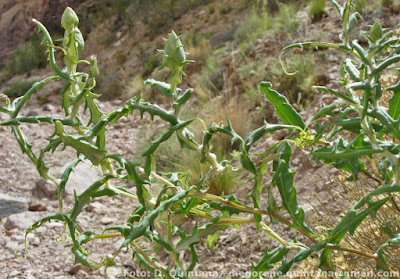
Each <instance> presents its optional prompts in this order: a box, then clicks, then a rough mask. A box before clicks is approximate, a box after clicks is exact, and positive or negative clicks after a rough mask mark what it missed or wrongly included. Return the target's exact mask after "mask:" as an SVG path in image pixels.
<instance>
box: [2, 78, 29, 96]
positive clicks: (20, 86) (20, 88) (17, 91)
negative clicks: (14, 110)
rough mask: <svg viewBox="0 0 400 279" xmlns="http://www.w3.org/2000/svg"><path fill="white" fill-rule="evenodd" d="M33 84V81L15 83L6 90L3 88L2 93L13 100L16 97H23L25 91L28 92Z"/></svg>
mask: <svg viewBox="0 0 400 279" xmlns="http://www.w3.org/2000/svg"><path fill="white" fill-rule="evenodd" d="M34 83H35V82H34V81H28V80H23V81H16V82H13V83H12V84H11V85H10V86H8V87H7V88H5V89H4V90H3V93H4V94H6V95H7V96H8V97H9V98H10V99H15V98H17V97H20V96H23V95H24V94H25V93H26V91H28V90H29V89H30V88H31V87H32V85H33V84H34Z"/></svg>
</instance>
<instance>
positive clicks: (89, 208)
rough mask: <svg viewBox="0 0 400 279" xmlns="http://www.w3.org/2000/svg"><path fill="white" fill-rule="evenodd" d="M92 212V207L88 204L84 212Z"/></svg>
mask: <svg viewBox="0 0 400 279" xmlns="http://www.w3.org/2000/svg"><path fill="white" fill-rule="evenodd" d="M93 210H94V206H93V205H91V204H89V205H88V206H87V207H86V211H87V212H93Z"/></svg>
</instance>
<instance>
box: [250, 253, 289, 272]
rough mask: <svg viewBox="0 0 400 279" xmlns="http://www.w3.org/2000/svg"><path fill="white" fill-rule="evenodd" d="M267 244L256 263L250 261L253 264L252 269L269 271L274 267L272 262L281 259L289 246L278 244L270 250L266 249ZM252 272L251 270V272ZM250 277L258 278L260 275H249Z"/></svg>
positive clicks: (274, 262)
mask: <svg viewBox="0 0 400 279" xmlns="http://www.w3.org/2000/svg"><path fill="white" fill-rule="evenodd" d="M268 248H269V247H268V246H267V247H266V248H265V252H264V255H263V256H262V257H261V259H260V260H259V261H258V263H257V264H256V265H254V263H253V262H252V263H251V265H252V266H253V271H257V272H258V273H259V271H269V270H271V269H272V268H273V267H274V264H276V263H278V262H280V261H282V259H284V257H285V256H286V254H287V253H289V251H290V248H289V247H287V246H285V247H283V246H279V247H277V248H275V249H274V250H272V251H271V252H269V251H268ZM257 272H255V273H254V274H256V273H257ZM252 274H253V272H252ZM251 278H260V277H251Z"/></svg>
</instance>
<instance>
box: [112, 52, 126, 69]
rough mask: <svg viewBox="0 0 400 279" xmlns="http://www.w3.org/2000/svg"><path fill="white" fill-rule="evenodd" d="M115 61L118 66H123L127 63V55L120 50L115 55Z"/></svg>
mask: <svg viewBox="0 0 400 279" xmlns="http://www.w3.org/2000/svg"><path fill="white" fill-rule="evenodd" d="M114 59H115V62H116V63H117V65H118V66H122V65H123V64H124V63H125V61H126V53H125V52H124V51H123V50H118V51H117V52H115V54H114Z"/></svg>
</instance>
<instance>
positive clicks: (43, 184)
mask: <svg viewBox="0 0 400 279" xmlns="http://www.w3.org/2000/svg"><path fill="white" fill-rule="evenodd" d="M35 184H36V188H37V189H38V190H39V191H40V192H42V193H44V194H45V195H46V197H48V198H54V197H55V190H56V186H55V185H54V183H53V182H51V181H48V180H46V179H43V178H41V179H39V180H37V181H36V183H35Z"/></svg>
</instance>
